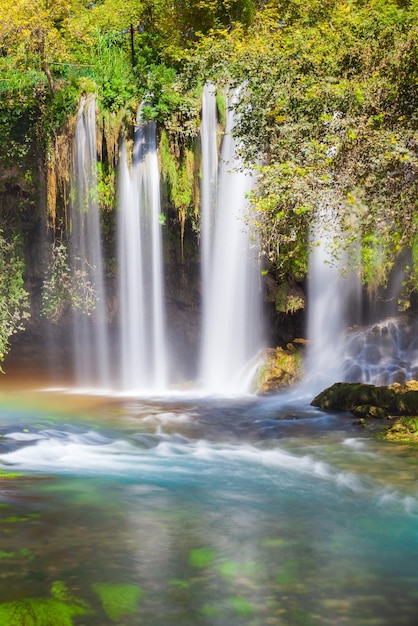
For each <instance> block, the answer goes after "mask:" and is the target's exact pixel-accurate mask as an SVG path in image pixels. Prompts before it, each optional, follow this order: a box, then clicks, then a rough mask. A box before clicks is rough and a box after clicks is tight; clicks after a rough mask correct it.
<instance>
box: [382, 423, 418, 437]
mask: <svg viewBox="0 0 418 626" xmlns="http://www.w3.org/2000/svg"><path fill="white" fill-rule="evenodd" d="M383 438H384V439H387V440H388V441H398V442H402V443H418V417H407V416H401V417H399V418H398V419H397V420H395V422H394V423H393V424H392V426H390V428H388V429H387V430H386V432H385V433H384V435H383Z"/></svg>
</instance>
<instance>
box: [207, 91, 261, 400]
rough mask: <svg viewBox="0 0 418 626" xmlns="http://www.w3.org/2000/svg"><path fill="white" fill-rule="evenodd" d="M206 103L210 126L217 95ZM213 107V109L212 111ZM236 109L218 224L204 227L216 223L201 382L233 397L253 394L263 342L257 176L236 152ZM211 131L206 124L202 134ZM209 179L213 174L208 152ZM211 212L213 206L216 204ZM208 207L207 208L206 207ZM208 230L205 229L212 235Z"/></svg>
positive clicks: (226, 142)
mask: <svg viewBox="0 0 418 626" xmlns="http://www.w3.org/2000/svg"><path fill="white" fill-rule="evenodd" d="M206 96H207V97H206V98H205V99H204V101H203V106H204V107H205V111H204V112H203V116H202V126H203V125H204V124H208V125H209V124H211V125H214V123H215V121H214V119H213V112H212V114H211V116H210V117H211V121H209V119H208V118H209V115H207V114H206V113H207V111H206V107H207V106H208V104H209V102H210V101H212V105H211V106H213V97H214V96H213V93H212V95H211V94H210V92H209V89H208V91H207V92H206ZM212 111H213V109H212ZM233 127H234V113H233V110H232V108H230V107H229V108H228V112H227V124H226V130H225V136H224V138H223V142H222V151H221V164H220V172H219V183H218V193H217V202H216V212H215V219H214V223H212V220H209V219H206V218H205V217H203V220H202V229H205V228H207V227H208V223H209V222H210V223H211V226H212V231H211V233H209V238H208V242H207V243H206V244H205V245H206V249H205V250H204V254H203V258H202V263H203V266H204V267H203V268H202V278H203V288H202V292H203V320H202V346H201V360H200V377H199V378H200V385H201V387H202V389H203V390H204V392H205V393H213V394H220V395H231V394H241V393H248V392H249V391H250V385H251V376H248V367H249V363H250V362H251V361H252V360H254V359H255V357H256V356H257V354H258V352H259V350H260V348H261V346H262V338H261V332H260V330H261V327H262V323H261V318H262V315H261V294H260V271H259V267H258V262H257V257H258V246H257V242H256V240H255V239H253V238H252V234H251V232H250V228H249V226H248V225H247V224H246V223H245V220H244V218H245V212H246V210H247V208H248V201H247V199H246V194H247V193H248V192H249V191H250V190H251V187H252V184H253V179H252V176H251V174H250V172H249V171H244V170H243V168H242V163H241V162H240V160H239V159H238V158H237V155H236V149H237V146H236V143H235V141H234V138H233V136H232V130H233ZM205 133H208V134H209V129H208V128H203V127H202V134H203V136H205ZM203 159H204V160H203V164H202V168H203V179H204V180H205V177H206V176H208V174H207V173H206V171H205V170H206V168H211V167H212V163H211V162H210V161H206V159H205V153H203ZM208 205H209V210H211V207H210V203H208ZM205 210H206V209H205ZM206 236H207V233H202V237H203V238H204V237H206Z"/></svg>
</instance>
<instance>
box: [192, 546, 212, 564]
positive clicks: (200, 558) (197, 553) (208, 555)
mask: <svg viewBox="0 0 418 626" xmlns="http://www.w3.org/2000/svg"><path fill="white" fill-rule="evenodd" d="M215 557H216V552H215V551H214V550H209V549H208V548H197V549H196V550H191V551H190V553H189V563H190V565H192V567H198V568H204V567H208V566H209V565H211V563H212V561H213V560H214V559H215Z"/></svg>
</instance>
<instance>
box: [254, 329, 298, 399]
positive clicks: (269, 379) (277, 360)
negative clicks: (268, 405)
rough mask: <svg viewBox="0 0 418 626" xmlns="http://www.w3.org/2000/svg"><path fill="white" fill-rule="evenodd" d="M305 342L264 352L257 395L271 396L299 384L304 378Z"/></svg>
mask: <svg viewBox="0 0 418 626" xmlns="http://www.w3.org/2000/svg"><path fill="white" fill-rule="evenodd" d="M305 343H306V342H305V340H303V339H295V340H294V341H293V342H292V343H289V344H287V346H286V348H270V349H267V350H265V352H264V363H263V365H262V367H261V368H260V371H259V373H258V376H257V381H256V389H257V393H260V394H269V393H274V392H276V391H278V390H279V389H283V388H285V387H289V386H291V385H294V384H295V383H297V382H299V381H300V380H301V379H302V376H303V358H302V354H303V349H304V346H305Z"/></svg>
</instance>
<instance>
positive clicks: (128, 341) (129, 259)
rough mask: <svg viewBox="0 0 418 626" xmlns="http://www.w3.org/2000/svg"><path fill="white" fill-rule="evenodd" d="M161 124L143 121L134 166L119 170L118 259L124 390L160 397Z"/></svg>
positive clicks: (163, 377) (163, 376) (163, 369)
mask: <svg viewBox="0 0 418 626" xmlns="http://www.w3.org/2000/svg"><path fill="white" fill-rule="evenodd" d="M161 228H162V227H161V206H160V172H159V166H158V155H157V140H156V125H155V123H154V122H143V121H142V120H141V109H140V110H139V112H138V120H137V128H136V131H135V138H134V150H133V158H132V165H131V168H130V169H129V168H128V164H127V159H126V150H125V148H123V149H122V153H121V160H120V167H119V211H118V261H119V301H120V328H121V337H120V339H121V342H120V343H121V388H122V390H123V391H125V392H128V393H139V394H146V393H161V392H164V391H165V390H166V388H167V344H166V328H165V315H164V305H163V302H164V285H163V260H162V241H161V239H162V235H161Z"/></svg>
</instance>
